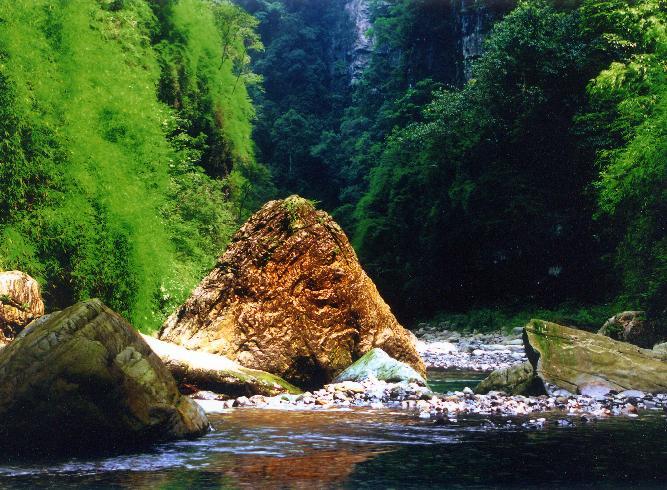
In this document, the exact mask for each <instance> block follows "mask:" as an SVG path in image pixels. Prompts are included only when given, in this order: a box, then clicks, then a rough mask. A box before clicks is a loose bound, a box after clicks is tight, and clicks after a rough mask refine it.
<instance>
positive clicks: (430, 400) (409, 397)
mask: <svg viewBox="0 0 667 490" xmlns="http://www.w3.org/2000/svg"><path fill="white" fill-rule="evenodd" d="M196 398H197V401H198V403H200V405H201V406H202V407H203V408H204V409H205V410H206V411H209V412H217V411H222V410H226V409H232V408H268V409H286V410H290V409H291V410H295V409H296V410H331V409H342V408H349V407H370V408H375V409H380V408H394V409H399V408H400V409H405V410H410V411H412V412H413V413H414V414H415V416H418V417H419V418H422V419H430V420H433V421H435V422H437V423H448V422H453V421H454V420H455V419H456V418H457V417H458V416H463V415H484V416H530V415H539V414H548V413H554V414H557V415H562V416H566V417H585V418H587V419H591V418H605V417H610V416H626V417H637V416H638V414H639V413H640V412H641V411H657V412H660V413H662V412H667V394H657V395H653V394H648V393H643V392H640V391H635V390H628V391H624V392H621V393H610V394H608V395H606V396H600V397H591V396H583V395H573V394H561V395H559V396H538V397H526V396H509V395H505V394H503V393H500V392H491V393H488V394H486V395H476V394H474V393H473V391H472V389H471V388H469V387H468V388H465V389H464V390H462V391H456V392H450V393H447V394H434V393H432V392H431V391H430V390H429V389H428V388H425V387H422V386H419V385H417V384H415V383H387V382H384V381H378V380H368V381H364V382H361V383H357V382H350V381H348V382H343V383H337V384H330V385H326V386H325V387H324V388H322V389H321V390H317V391H313V392H306V393H303V394H300V395H278V396H274V397H266V396H262V395H255V396H252V397H249V398H248V397H245V396H243V397H239V398H236V399H231V400H224V401H223V400H218V397H217V396H216V395H215V394H213V393H210V392H200V393H198V394H197V395H196Z"/></svg>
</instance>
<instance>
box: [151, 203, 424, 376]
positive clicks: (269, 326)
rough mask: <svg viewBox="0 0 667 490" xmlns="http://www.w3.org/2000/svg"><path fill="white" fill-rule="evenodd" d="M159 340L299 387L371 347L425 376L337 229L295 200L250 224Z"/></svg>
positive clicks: (271, 208) (265, 212)
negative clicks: (201, 352) (268, 374)
mask: <svg viewBox="0 0 667 490" xmlns="http://www.w3.org/2000/svg"><path fill="white" fill-rule="evenodd" d="M160 338H161V339H162V340H166V341H170V342H174V343H177V344H180V345H182V346H183V347H186V348H188V349H200V350H204V351H206V352H210V353H214V354H221V355H224V356H227V357H229V358H231V359H233V360H235V361H238V362H239V363H240V364H241V365H243V366H245V367H248V368H252V369H261V370H264V371H268V372H270V373H273V374H276V375H278V376H281V377H282V378H284V379H286V380H287V381H289V382H291V383H294V384H296V385H297V386H300V387H303V388H311V387H319V386H322V385H323V384H325V383H326V382H328V381H331V380H332V379H333V378H334V377H335V376H336V375H337V374H338V373H340V372H341V371H342V370H343V369H345V368H346V367H348V366H349V365H350V364H352V363H353V362H354V361H355V360H357V359H359V358H360V357H361V356H363V355H364V354H365V353H366V352H368V351H369V350H371V349H372V348H373V347H380V348H382V349H383V350H384V351H386V352H387V353H388V354H389V355H390V356H392V357H394V358H396V359H398V360H399V361H402V362H405V363H407V364H409V365H411V366H412V367H413V368H414V369H415V370H416V371H417V372H418V373H420V374H424V373H425V369H424V364H423V363H422V361H421V359H420V357H419V355H418V353H417V351H416V349H415V347H414V345H413V344H412V342H411V340H410V337H409V335H408V332H407V331H406V330H405V329H404V328H403V327H401V326H400V325H399V324H398V322H397V321H396V318H395V317H394V315H393V314H392V313H391V310H390V309H389V307H388V306H387V305H386V303H385V302H384V301H383V300H382V298H381V297H380V295H379V294H378V291H377V289H376V287H375V285H374V284H373V282H372V281H371V280H370V279H369V278H368V276H367V275H366V274H365V273H364V271H363V270H362V269H361V266H360V265H359V262H358V261H357V257H356V255H355V253H354V250H353V249H352V247H351V246H350V243H349V242H348V239H347V237H346V236H345V234H344V233H343V231H342V230H341V228H340V227H339V226H338V225H337V224H336V223H335V222H334V221H333V220H332V219H331V217H330V216H329V215H327V214H326V213H324V212H322V211H317V210H315V208H314V207H313V206H312V205H311V204H310V203H309V202H307V201H305V200H304V199H301V198H299V197H296V196H292V197H290V198H287V199H285V200H282V201H271V202H269V203H267V204H266V205H265V206H264V207H263V208H262V209H261V210H260V211H258V212H257V213H256V214H255V215H254V216H252V217H251V218H250V220H249V221H248V222H247V223H246V224H245V225H244V226H243V227H242V228H241V229H240V230H239V232H238V233H237V234H236V235H235V236H234V238H233V240H232V243H231V244H230V246H229V248H228V250H227V251H226V252H225V254H224V255H223V256H222V257H221V258H220V260H219V262H218V264H217V266H216V267H215V269H213V271H212V272H211V273H210V274H209V275H208V276H207V277H206V278H205V279H204V281H203V282H202V283H201V284H200V285H199V286H198V287H197V288H196V289H195V291H194V292H193V294H192V296H191V297H190V298H189V299H188V300H187V302H186V303H185V304H184V305H183V306H182V307H181V308H179V310H178V311H176V313H174V314H173V315H172V316H171V317H170V318H169V319H168V320H167V322H166V323H165V325H164V326H163V328H162V330H161V332H160Z"/></svg>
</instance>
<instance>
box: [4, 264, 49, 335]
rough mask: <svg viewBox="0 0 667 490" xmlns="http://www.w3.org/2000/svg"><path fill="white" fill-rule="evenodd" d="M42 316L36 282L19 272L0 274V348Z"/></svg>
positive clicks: (41, 306) (40, 296)
mask: <svg viewBox="0 0 667 490" xmlns="http://www.w3.org/2000/svg"><path fill="white" fill-rule="evenodd" d="M43 314H44V302H43V301H42V295H41V294H40V292H39V284H37V281H35V280H34V279H33V278H32V277H30V276H29V275H28V274H25V273H23V272H20V271H9V272H0V346H2V345H3V344H8V343H9V342H11V341H12V340H14V337H16V335H18V333H19V332H20V331H21V330H23V328H24V327H25V326H26V325H28V324H29V323H30V322H31V321H33V320H35V319H37V318H39V317H40V316H42V315H43Z"/></svg>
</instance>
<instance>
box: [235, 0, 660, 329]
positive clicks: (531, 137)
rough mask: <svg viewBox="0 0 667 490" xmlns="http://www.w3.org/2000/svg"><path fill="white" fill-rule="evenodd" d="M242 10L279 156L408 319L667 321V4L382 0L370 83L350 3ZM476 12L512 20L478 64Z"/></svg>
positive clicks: (289, 180) (273, 157)
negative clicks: (357, 57) (589, 311)
mask: <svg viewBox="0 0 667 490" xmlns="http://www.w3.org/2000/svg"><path fill="white" fill-rule="evenodd" d="M243 3H244V4H246V5H247V4H249V3H252V4H253V5H255V7H256V8H255V9H254V10H253V11H254V12H255V13H256V15H257V17H258V19H260V21H261V24H260V31H261V32H262V38H263V40H264V42H265V43H266V44H267V53H270V56H269V55H261V56H260V57H259V58H257V60H256V65H255V66H257V67H258V70H260V71H262V73H263V74H264V76H265V77H266V79H267V91H266V93H264V94H263V95H262V96H261V97H259V98H257V99H256V100H257V102H258V110H259V111H260V113H261V114H262V117H265V119H264V122H263V124H264V125H265V126H266V128H268V127H270V129H266V128H265V129H263V130H260V131H259V132H258V133H257V135H258V139H257V142H258V145H259V147H260V149H261V151H262V157H263V158H264V160H265V161H266V162H267V163H268V164H269V165H270V166H271V167H272V168H273V169H274V173H275V174H276V177H277V182H278V184H279V186H280V188H281V189H283V191H284V192H292V191H297V192H302V193H305V194H306V195H307V196H308V197H311V198H315V199H319V200H322V201H323V205H324V206H325V207H327V208H329V209H330V210H332V211H333V212H334V213H335V215H336V217H337V218H338V220H339V221H340V222H341V224H342V225H343V226H344V228H346V229H347V230H348V232H350V233H351V234H352V235H353V236H354V241H355V246H356V248H357V250H358V251H359V253H360V256H361V258H362V262H363V264H364V266H365V267H367V269H368V270H369V272H370V273H371V275H372V276H373V278H374V279H375V280H376V281H377V282H378V284H379V286H380V289H381V290H382V292H383V293H384V294H385V296H387V298H388V299H389V301H390V303H391V304H392V306H394V307H395V308H396V309H398V310H399V312H400V313H402V314H403V315H404V318H409V317H414V316H417V315H420V316H425V315H428V314H429V312H433V311H435V310H438V309H443V308H444V309H450V310H451V309H453V310H460V309H468V308H473V307H478V308H480V307H481V308H484V307H487V306H488V305H498V304H501V305H505V307H510V308H511V307H512V305H513V304H515V303H521V304H522V305H525V304H526V302H528V303H533V304H534V305H537V306H547V307H554V306H557V305H559V304H562V303H566V302H570V303H571V304H582V303H583V304H585V303H592V302H602V301H609V300H612V299H616V298H617V297H619V295H620V299H621V301H620V302H619V303H618V304H619V305H623V306H624V307H626V308H645V307H646V308H649V309H650V310H651V312H652V315H656V314H659V313H660V312H663V313H664V310H665V308H666V307H667V305H665V301H666V300H665V298H667V290H666V289H665V288H666V286H665V284H667V276H666V272H665V271H666V270H667V267H666V265H665V257H666V250H667V249H666V248H665V247H666V245H665V227H666V225H665V220H666V216H667V212H666V209H665V202H667V201H666V200H665V197H666V196H665V189H667V185H666V183H665V178H666V177H665V176H666V175H667V169H666V168H665V162H666V161H667V160H666V159H665V155H664V151H665V148H664V146H665V145H664V141H665V138H664V131H665V128H666V125H665V124H666V121H665V120H664V117H665V108H664V94H665V92H664V90H665V66H664V59H665V56H664V55H665V52H664V49H665V45H664V42H665V23H664V21H665V12H666V9H665V4H664V2H661V1H660V0H632V1H621V0H608V1H604V0H571V1H568V0H551V1H549V0H523V1H518V2H511V1H487V2H476V3H471V2H458V1H450V2H431V1H426V0H424V1H421V0H415V1H405V0H390V1H383V2H372V1H369V2H366V3H367V5H368V6H369V8H370V11H371V20H372V31H371V32H369V35H370V36H371V37H372V40H373V51H372V53H371V54H370V56H369V59H368V62H367V64H366V65H365V69H364V71H363V73H361V74H360V75H359V76H357V77H356V78H355V80H353V81H351V80H350V73H349V71H348V73H341V71H340V63H341V62H342V61H346V62H348V63H349V61H350V60H349V59H347V58H345V56H349V53H342V54H341V53H339V56H338V57H336V56H334V58H333V59H331V53H334V54H335V53H336V50H335V49H332V47H333V46H336V42H337V41H339V42H343V41H344V36H345V34H344V32H345V31H344V30H341V27H340V26H341V20H340V18H339V17H337V18H335V20H332V19H333V17H332V15H333V14H332V11H331V8H333V7H331V8H330V10H326V9H324V10H325V12H326V13H325V14H324V15H321V16H319V17H314V16H313V15H312V9H313V8H315V7H314V5H318V4H320V3H319V2H290V1H278V2H268V1H263V2H259V1H254V2H249V1H244V2H243ZM331 3H332V4H333V3H335V2H331ZM260 4H261V5H260ZM464 4H465V5H466V7H465V8H463V5H464ZM320 6H321V5H320ZM337 7H338V6H337ZM323 8H324V7H323ZM476 8H481V10H480V11H481V12H483V13H482V14H480V15H481V16H482V22H481V24H480V25H482V28H486V27H487V26H485V25H484V23H487V24H489V26H490V25H491V24H493V22H494V21H496V23H495V26H494V27H493V29H492V30H490V32H488V33H486V38H487V39H486V41H485V44H484V54H483V55H482V56H481V58H480V59H478V60H477V61H476V62H475V63H474V64H473V65H472V66H469V65H467V64H466V63H464V60H462V59H461V57H460V52H458V51H456V49H455V48H457V46H458V44H457V42H460V39H461V36H462V35H463V34H462V29H463V28H464V26H465V25H466V22H467V23H470V22H471V20H470V18H466V17H465V16H466V15H470V12H473V13H474V9H476ZM309 9H310V10H309ZM471 9H472V10H471ZM287 19H289V22H288V20H287ZM349 22H350V21H349V20H348V23H349ZM288 26H290V27H288ZM462 26H463V27H462ZM314 46H317V49H314V48H313V47H314ZM323 46H324V47H323ZM326 46H329V49H325V47H326ZM299 56H303V57H304V58H299V59H302V61H303V65H298V66H307V67H308V70H306V71H303V70H296V69H295V71H294V72H291V71H290V69H289V68H290V67H292V66H297V65H295V62H294V60H295V59H297V58H298V57H299ZM327 66H328V67H329V69H328V70H327V69H326V67H327ZM313 67H317V73H320V74H324V75H326V76H324V75H323V77H320V78H318V77H317V76H315V75H313V72H311V71H310V70H311V69H312V68H313ZM303 74H307V76H305V77H303V76H302V75H303ZM466 75H470V79H469V80H467V79H466ZM336 76H338V77H341V78H342V79H345V80H347V81H348V85H347V86H345V85H342V84H340V83H337V82H336ZM323 80H324V81H323ZM350 82H351V83H350ZM269 86H271V88H269ZM317 100H320V101H323V102H322V103H317ZM324 101H326V102H324ZM333 101H335V103H333ZM267 148H268V151H266V149H267ZM285 169H287V170H285Z"/></svg>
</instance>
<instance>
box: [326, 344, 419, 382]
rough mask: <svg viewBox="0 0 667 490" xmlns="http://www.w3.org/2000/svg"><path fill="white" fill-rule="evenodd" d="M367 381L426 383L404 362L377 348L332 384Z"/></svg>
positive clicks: (337, 377) (341, 374)
mask: <svg viewBox="0 0 667 490" xmlns="http://www.w3.org/2000/svg"><path fill="white" fill-rule="evenodd" d="M369 379H376V380H379V381H386V382H388V383H417V384H418V385H420V386H426V381H425V380H424V378H423V377H422V376H421V375H420V374H419V373H418V372H417V371H415V370H414V369H412V368H411V367H410V366H408V365H407V364H405V363H404V362H400V361H397V360H396V359H393V358H392V357H390V356H389V355H388V354H387V353H386V352H385V351H383V350H382V349H378V348H375V349H372V350H371V351H369V352H367V353H366V354H364V355H363V356H362V357H361V359H359V360H358V361H357V362H355V363H354V364H352V365H351V366H349V367H348V368H347V369H345V370H344V371H343V372H342V373H340V374H339V375H338V376H336V378H335V379H334V380H333V383H343V382H345V381H355V382H361V381H366V380H369Z"/></svg>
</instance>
